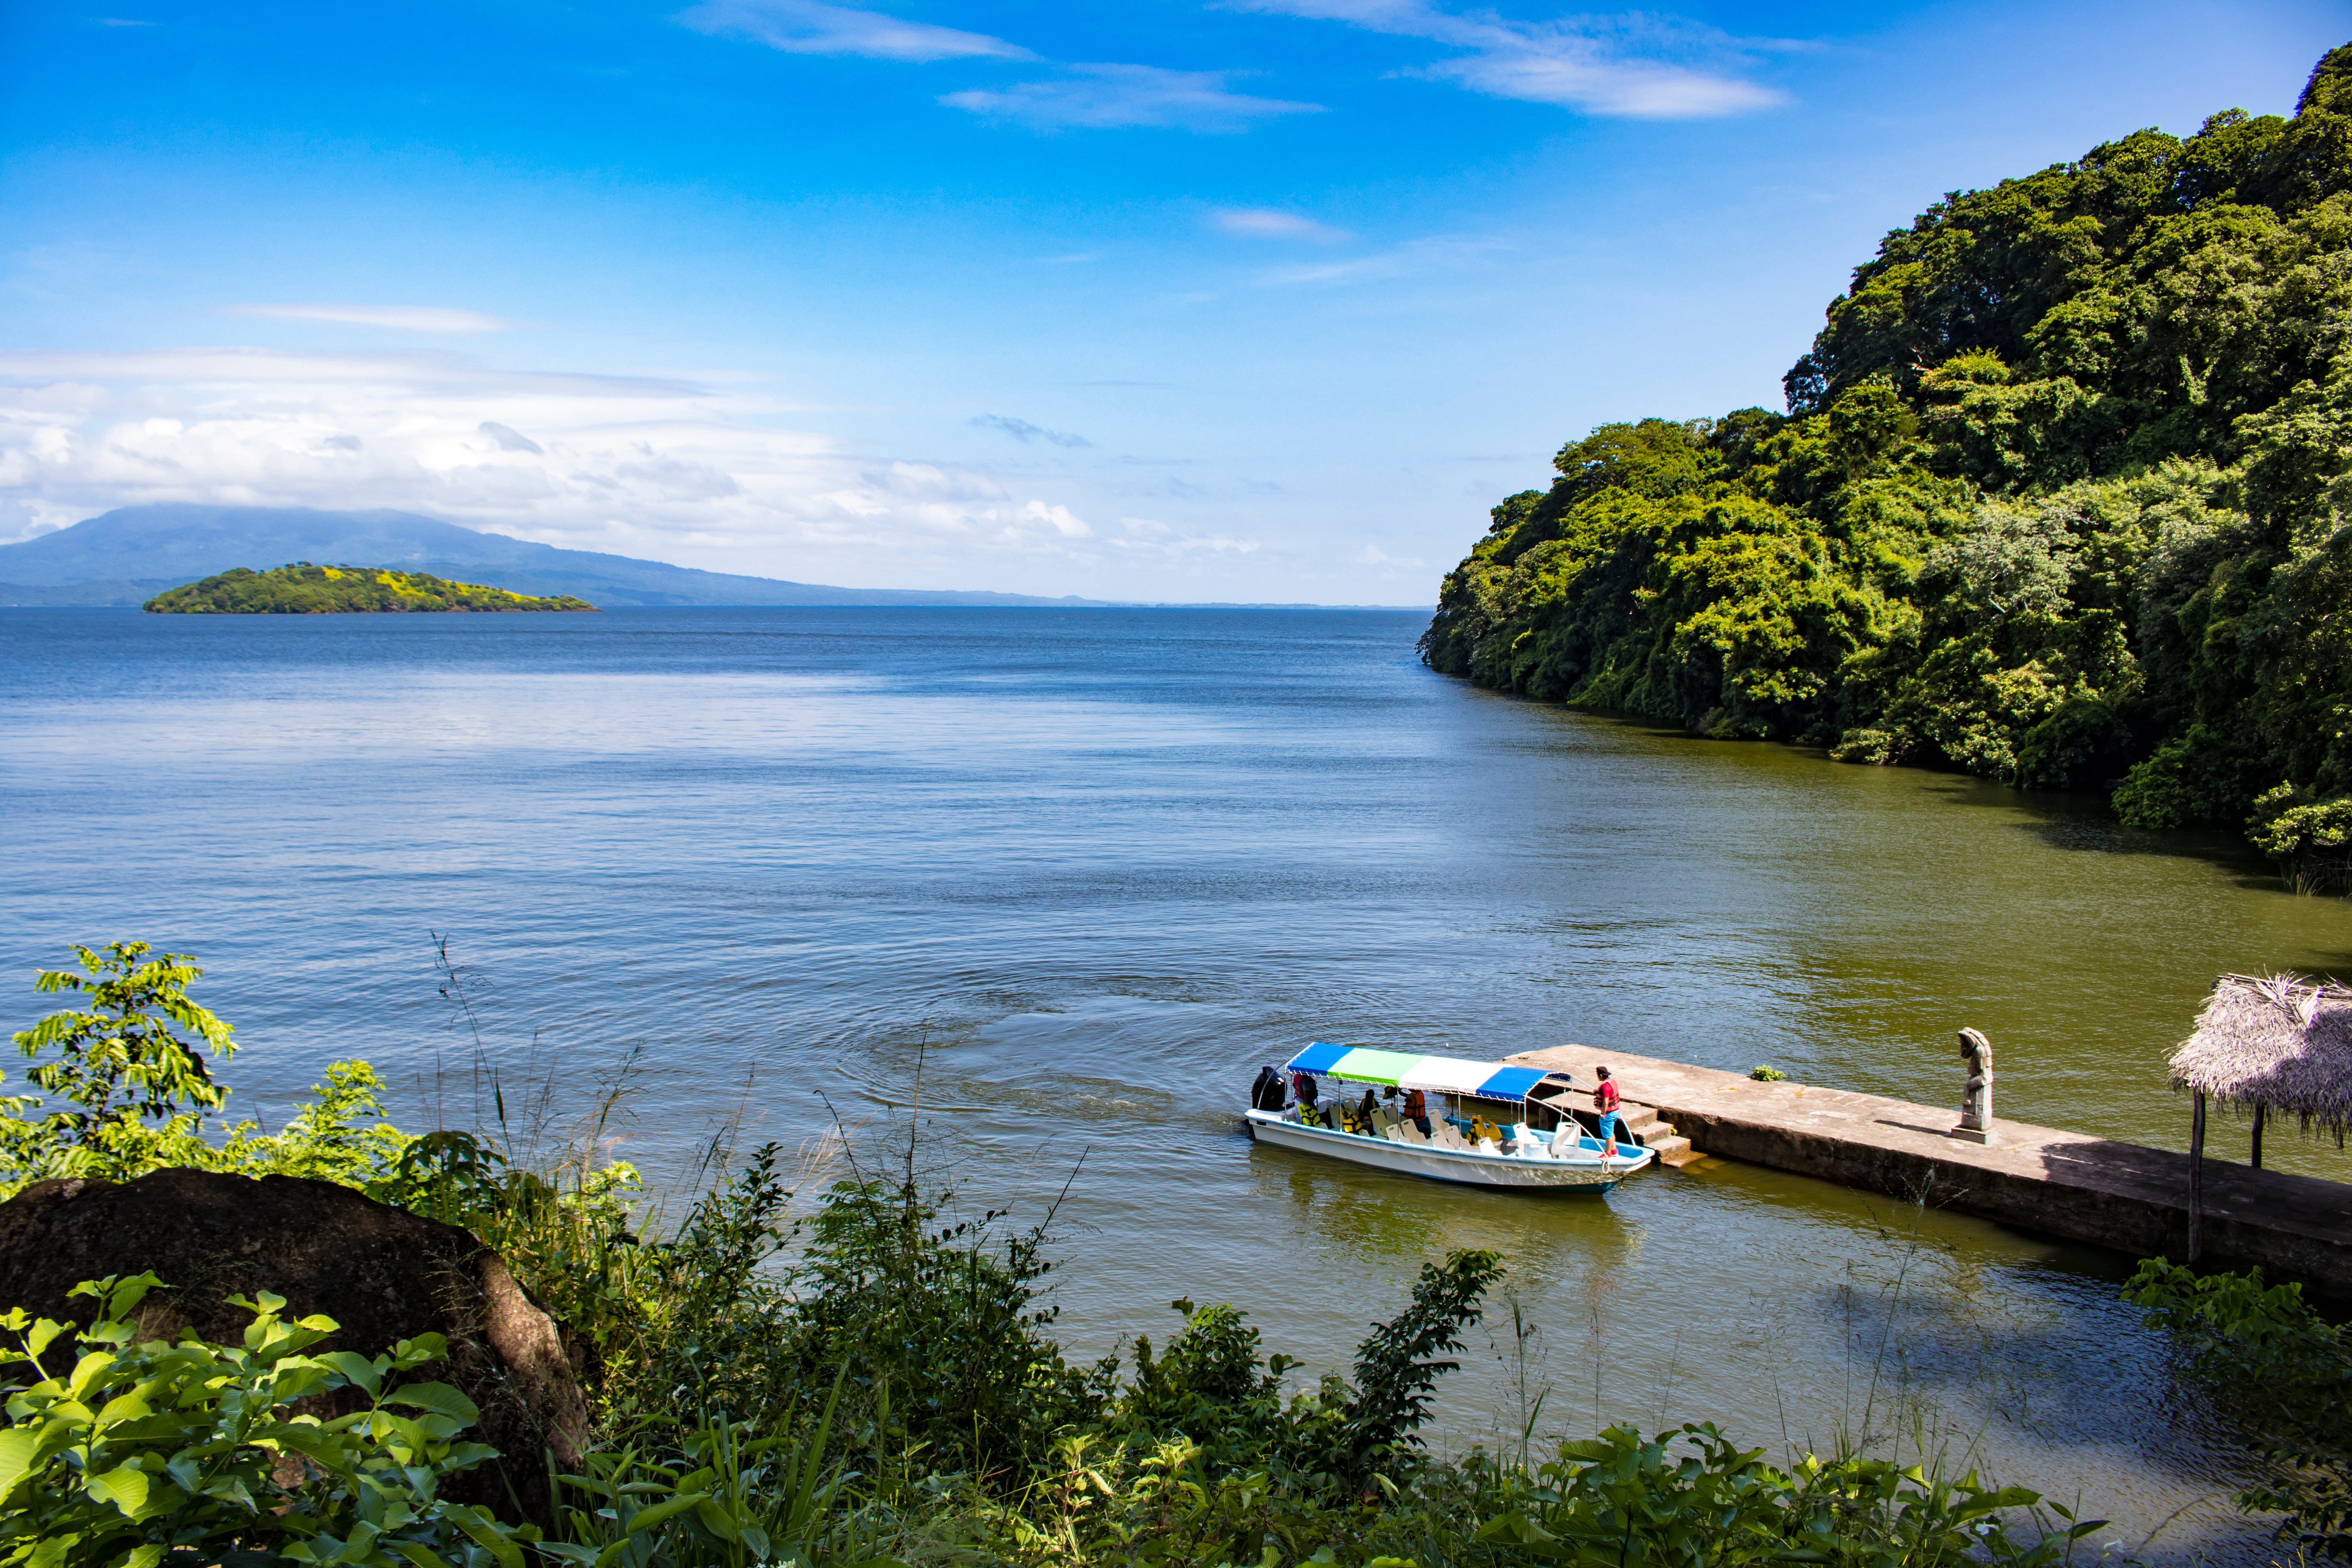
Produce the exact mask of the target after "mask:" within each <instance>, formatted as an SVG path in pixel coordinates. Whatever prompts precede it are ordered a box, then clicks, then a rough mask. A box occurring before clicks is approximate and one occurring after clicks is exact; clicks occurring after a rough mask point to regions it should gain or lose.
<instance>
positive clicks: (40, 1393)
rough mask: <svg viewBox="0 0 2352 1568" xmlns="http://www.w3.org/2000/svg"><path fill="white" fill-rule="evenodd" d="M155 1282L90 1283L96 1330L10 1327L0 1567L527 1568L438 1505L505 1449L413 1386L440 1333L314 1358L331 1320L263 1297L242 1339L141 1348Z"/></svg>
mask: <svg viewBox="0 0 2352 1568" xmlns="http://www.w3.org/2000/svg"><path fill="white" fill-rule="evenodd" d="M159 1283H160V1281H158V1280H157V1279H155V1278H154V1276H152V1275H141V1276H139V1277H138V1278H136V1279H102V1280H94V1281H89V1282H86V1283H85V1284H83V1285H81V1286H80V1287H79V1288H78V1289H76V1291H75V1294H77V1295H87V1296H89V1297H91V1298H92V1299H93V1300H94V1302H95V1304H96V1306H97V1309H98V1310H97V1312H96V1314H95V1317H94V1319H93V1321H91V1322H90V1323H89V1326H88V1327H87V1328H78V1327H77V1326H76V1325H74V1324H70V1323H58V1322H53V1321H50V1320H48V1319H46V1318H44V1319H41V1320H39V1321H31V1320H29V1319H28V1318H27V1317H26V1313H25V1312H24V1311H23V1310H22V1309H18V1310H14V1311H11V1312H9V1313H8V1314H7V1315H6V1316H5V1317H0V1329H5V1330H7V1331H9V1332H10V1333H11V1334H13V1335H14V1336H15V1337H16V1346H15V1347H14V1348H13V1350H12V1351H10V1352H0V1372H5V1374H6V1375H7V1376H8V1378H9V1381H10V1384H11V1387H10V1389H9V1393H8V1400H7V1416H8V1424H7V1427H6V1429H5V1431H0V1563H5V1564H8V1565H9V1568H16V1565H18V1564H23V1565H25V1568H51V1565H52V1564H55V1565H58V1568H79V1565H80V1564H83V1563H91V1564H95V1563H108V1564H113V1565H119V1568H157V1565H158V1564H159V1563H164V1562H166V1561H171V1562H173V1563H217V1562H230V1563H239V1564H243V1563H253V1564H256V1565H258V1564H262V1563H350V1564H353V1565H354V1568H457V1565H463V1568H491V1564H493V1563H495V1564H497V1565H498V1568H520V1564H521V1561H522V1559H521V1553H520V1550H519V1549H518V1547H517V1546H516V1545H515V1542H517V1541H519V1540H523V1539H527V1538H529V1537H530V1536H531V1535H534V1534H536V1531H530V1530H529V1529H527V1528H519V1527H515V1526H511V1525H507V1524H502V1523H500V1522H499V1521H498V1520H497V1519H496V1518H494V1517H493V1516H492V1515H491V1514H490V1513H489V1512H488V1510H482V1509H478V1508H473V1507H468V1506H466V1505H463V1504H457V1503H451V1502H446V1501H445V1500H442V1499H441V1497H440V1496H439V1489H440V1483H441V1481H442V1479H443V1478H445V1477H447V1476H450V1475H454V1474H457V1473H458V1472H460V1471H463V1470H466V1469H469V1468H472V1467H473V1466H475V1465H478V1464H479V1463H481V1462H482V1461H483V1460H484V1459H487V1458H491V1457H492V1453H491V1450H490V1449H488V1448H487V1447H483V1446H482V1445H481V1444H479V1443H468V1442H464V1441H461V1440H460V1435H461V1434H462V1433H463V1432H464V1431H465V1429H466V1428H467V1426H471V1425H472V1424H473V1422H474V1421H475V1420H476V1419H477V1418H478V1416H479V1415H480V1412H479V1411H478V1410H477V1409H476V1407H475V1405H474V1404H473V1402H472V1401H471V1400H469V1399H467V1397H466V1396H465V1395H464V1394H461V1393H459V1392H458V1391H457V1389H454V1388H452V1387H450V1386H449V1385H448V1384H443V1383H430V1382H423V1381H417V1380H414V1379H411V1378H409V1377H408V1376H407V1374H408V1373H413V1372H415V1371H417V1370H418V1369H420V1368H423V1367H425V1366H428V1365H430V1364H431V1363H435V1362H437V1361H439V1360H441V1359H442V1358H443V1357H444V1355H445V1354H446V1352H447V1346H446V1343H444V1342H442V1341H441V1339H440V1337H439V1336H438V1335H431V1334H428V1335H426V1336H425V1337H424V1338H423V1339H420V1340H417V1341H415V1342H404V1343H402V1344H399V1345H397V1346H394V1348H393V1349H392V1350H391V1351H390V1352H388V1353H386V1354H383V1355H379V1356H375V1357H373V1358H370V1357H367V1356H362V1355H360V1354H358V1353H357V1352H352V1351H336V1352H329V1353H327V1354H323V1355H317V1356H310V1355H305V1354H303V1353H302V1352H303V1351H304V1350H306V1349H307V1348H308V1347H310V1345H312V1344H315V1343H317V1342H319V1341H320V1340H322V1339H324V1338H326V1337H327V1335H329V1334H331V1333H332V1332H333V1331H334V1329H335V1324H334V1323H333V1321H331V1320H330V1319H326V1318H320V1317H310V1318H305V1319H302V1320H301V1321H299V1322H290V1323H289V1322H288V1321H285V1320H284V1318H283V1316H282V1312H283V1310H284V1308H285V1305H286V1303H285V1301H284V1300H281V1299H279V1298H278V1297H276V1296H269V1295H265V1296H263V1297H262V1298H261V1299H260V1300H258V1301H247V1300H242V1299H239V1300H238V1302H237V1304H238V1305H240V1306H243V1307H247V1308H248V1309H250V1310H252V1312H253V1315H254V1317H253V1322H252V1324H251V1326H250V1327H248V1328H247V1331H246V1333H245V1342H244V1343H243V1344H242V1345H239V1346H226V1345H214V1344H207V1343H205V1342H203V1341H201V1340H198V1339H195V1338H194V1337H193V1336H191V1337H188V1338H184V1339H183V1340H182V1341H181V1342H179V1343H176V1344H168V1343H165V1342H162V1341H160V1340H157V1341H144V1342H142V1341H141V1340H140V1339H139V1337H138V1334H137V1331H136V1329H135V1328H134V1326H133V1324H134V1321H135V1320H134V1319H133V1316H132V1314H133V1313H134V1312H135V1311H136V1310H137V1308H138V1306H139V1303H140V1301H141V1300H142V1298H144V1297H145V1296H146V1294H147V1293H148V1291H149V1290H151V1289H154V1288H156V1287H157V1285H158V1284H159ZM341 1388H355V1389H358V1390H359V1391H360V1392H361V1393H362V1394H364V1395H365V1396H366V1397H367V1406H366V1408H364V1409H362V1410H359V1411H356V1412H354V1413H353V1414H352V1415H344V1416H340V1417H337V1418H335V1419H332V1420H328V1421H320V1419H318V1418H317V1417H315V1416H305V1415H297V1414H296V1413H295V1412H294V1410H293V1408H292V1406H293V1405H294V1404H295V1402H296V1401H297V1400H299V1399H302V1398H303V1397H305V1396H306V1395H311V1394H324V1393H329V1392H331V1391H333V1390H336V1389H341ZM395 1406H397V1407H399V1408H394V1407H395ZM167 1554H168V1556H167Z"/></svg>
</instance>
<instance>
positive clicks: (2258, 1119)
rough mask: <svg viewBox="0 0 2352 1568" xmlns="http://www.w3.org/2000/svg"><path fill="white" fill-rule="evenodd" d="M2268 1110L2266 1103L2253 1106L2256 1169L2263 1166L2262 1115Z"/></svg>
mask: <svg viewBox="0 0 2352 1568" xmlns="http://www.w3.org/2000/svg"><path fill="white" fill-rule="evenodd" d="M2267 1110H2270V1107H2269V1106H2267V1105H2257V1106H2255V1107H2254V1169H2255V1170H2257V1171H2259V1170H2261V1169H2262V1168H2263V1113H2264V1112H2265V1111H2267Z"/></svg>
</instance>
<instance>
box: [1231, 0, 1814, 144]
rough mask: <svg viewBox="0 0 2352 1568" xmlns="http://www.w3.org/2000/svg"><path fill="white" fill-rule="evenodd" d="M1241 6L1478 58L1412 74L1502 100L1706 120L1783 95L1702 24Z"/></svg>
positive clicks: (1416, 2)
mask: <svg viewBox="0 0 2352 1568" xmlns="http://www.w3.org/2000/svg"><path fill="white" fill-rule="evenodd" d="M1230 3H1231V4H1232V5H1234V8H1235V9H1239V10H1249V11H1266V12H1275V13H1277V14H1280V15H1283V16H1306V17H1312V18H1316V19H1318V20H1322V21H1333V22H1346V23H1349V24H1350V25H1352V26H1359V27H1363V28H1366V29H1368V30H1370V31H1372V32H1378V33H1390V34H1395V35H1398V36H1401V37H1413V38H1427V39H1429V40H1431V41H1432V42H1434V43H1441V44H1447V45H1451V46H1454V47H1457V48H1463V49H1466V50H1468V51H1469V52H1468V53H1466V54H1464V55H1461V56H1458V57H1456V58H1453V59H1448V60H1441V61H1439V62H1437V63H1436V64H1434V65H1430V66H1426V67H1423V68H1420V69H1419V70H1417V71H1414V72H1412V73H1410V74H1413V75H1418V76H1424V77H1428V78H1431V79H1435V80H1440V81H1451V82H1454V83H1456V84H1457V85H1459V86H1462V87H1465V88H1468V89H1471V90H1473V91H1475V92H1483V93H1486V94H1488V95H1490V96H1492V97H1496V98H1514V99H1520V100H1526V101H1528V102H1532V103H1553V104H1558V105H1559V106H1561V107H1562V108H1566V109H1580V110H1585V111H1586V112H1588V113H1591V114H1612V115H1622V116H1625V117H1627V118H1631V119H1641V120H1698V119H1707V118H1712V117H1715V116H1719V115H1726V114H1742V113H1746V112H1748V111H1749V110H1759V109H1769V108H1770V107H1772V106H1773V105H1775V104H1779V103H1782V102H1785V101H1786V98H1785V96H1784V95H1783V94H1781V93H1780V92H1777V91H1775V90H1774V89H1771V88H1769V87H1765V86H1763V85H1761V84H1760V83H1758V82H1753V81H1749V80H1747V79H1743V78H1742V77H1740V76H1738V75H1737V74H1735V72H1736V71H1737V70H1738V68H1742V67H1744V66H1746V65H1748V63H1749V57H1750V56H1751V55H1752V54H1753V53H1754V51H1755V50H1757V49H1758V48H1760V47H1787V46H1785V45H1780V44H1777V43H1774V44H1759V43H1757V42H1755V41H1753V40H1742V39H1738V38H1735V37H1732V36H1731V35H1729V34H1727V33H1725V32H1721V31H1719V30H1717V29H1716V28H1714V27H1709V26H1705V25H1704V24H1701V23H1696V22H1688V21H1684V20H1681V19H1678V18H1675V17H1666V16H1651V15H1646V14H1643V13H1640V12H1633V13H1628V14H1626V15H1623V16H1566V17H1560V18H1559V19H1556V20H1553V21H1549V22H1518V21H1512V20H1509V19H1507V18H1506V17H1504V16H1501V15H1499V14H1497V13H1496V12H1492V11H1484V12H1476V13H1473V14H1470V15H1456V14H1454V13H1453V12H1449V11H1441V10H1439V9H1438V8H1437V7H1436V6H1434V5H1429V4H1427V3H1426V0H1230Z"/></svg>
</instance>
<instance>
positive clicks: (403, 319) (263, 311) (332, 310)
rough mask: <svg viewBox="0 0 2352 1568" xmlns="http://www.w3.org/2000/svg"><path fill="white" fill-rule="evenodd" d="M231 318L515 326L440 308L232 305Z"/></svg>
mask: <svg viewBox="0 0 2352 1568" xmlns="http://www.w3.org/2000/svg"><path fill="white" fill-rule="evenodd" d="M227 310H228V313H229V314H230V315H232V316H262V317H267V318H268V319H269V320H272V321H333V322H337V323H340V324H342V325H345V326H353V327H393V328H395V329H397V330H399V331H404V332H503V331H506V330H507V329H509V327H512V326H513V325H514V324H515V323H514V322H512V321H508V320H506V319H505V318H504V317H500V316H486V315H484V314H483V313H482V312H481V311H479V310H450V309H448V308H447V307H446V306H441V305H231V306H228V307H227Z"/></svg>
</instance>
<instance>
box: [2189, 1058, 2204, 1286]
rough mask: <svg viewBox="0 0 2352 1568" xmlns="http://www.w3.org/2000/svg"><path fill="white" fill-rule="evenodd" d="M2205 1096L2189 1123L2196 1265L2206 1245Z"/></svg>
mask: <svg viewBox="0 0 2352 1568" xmlns="http://www.w3.org/2000/svg"><path fill="white" fill-rule="evenodd" d="M2204 1211H2205V1097H2204V1096H2203V1095H2202V1094H2200V1095H2199V1096H2198V1097H2197V1114H2196V1118H2195V1120H2193V1121H2190V1122H2189V1266H2190V1267H2191V1268H2194V1267H2196V1263H2197V1255H2198V1254H2199V1253H2200V1251H2202V1250H2203V1249H2204V1245H2205V1224H2204V1221H2205V1212H2204Z"/></svg>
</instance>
